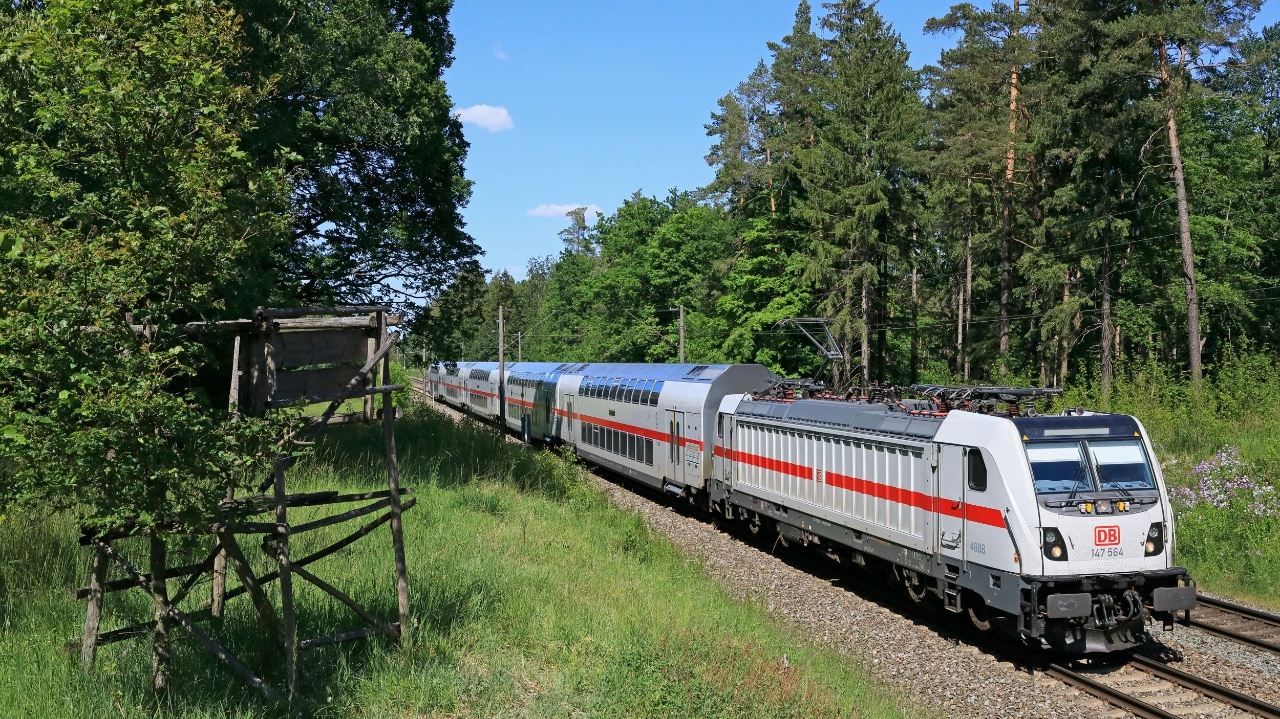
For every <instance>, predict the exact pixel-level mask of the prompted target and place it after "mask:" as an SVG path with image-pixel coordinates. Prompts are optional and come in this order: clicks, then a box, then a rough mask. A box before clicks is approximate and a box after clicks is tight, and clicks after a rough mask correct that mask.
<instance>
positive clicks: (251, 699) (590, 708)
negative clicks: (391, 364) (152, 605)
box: [0, 409, 902, 718]
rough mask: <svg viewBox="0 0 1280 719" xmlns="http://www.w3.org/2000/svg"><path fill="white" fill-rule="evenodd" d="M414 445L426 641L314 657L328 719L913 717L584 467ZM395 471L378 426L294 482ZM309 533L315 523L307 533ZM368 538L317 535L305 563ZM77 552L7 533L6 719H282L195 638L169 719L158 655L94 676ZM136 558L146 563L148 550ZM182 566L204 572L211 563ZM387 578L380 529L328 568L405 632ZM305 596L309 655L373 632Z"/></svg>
mask: <svg viewBox="0 0 1280 719" xmlns="http://www.w3.org/2000/svg"><path fill="white" fill-rule="evenodd" d="M398 436H399V438H400V442H399V448H400V457H401V466H402V475H403V483H404V484H405V485H406V486H412V487H413V488H414V496H416V497H417V501H418V505H417V506H416V507H415V508H414V509H413V510H411V511H410V512H409V513H408V514H406V521H405V538H406V544H407V550H408V557H409V562H410V588H411V593H412V602H413V608H414V612H413V613H414V616H415V619H416V620H417V621H418V622H419V626H418V628H417V630H416V632H415V634H414V639H413V641H412V642H411V643H410V644H409V645H407V646H403V647H402V646H398V645H395V644H392V643H389V642H387V641H385V640H381V639H375V640H372V641H366V642H360V643H354V644H344V645H335V646H330V647H325V648H322V649H318V650H315V651H312V652H308V653H307V654H306V655H305V668H306V674H305V676H304V678H303V691H304V695H305V698H306V699H307V700H308V701H309V702H310V703H311V709H310V711H311V712H313V713H314V714H315V715H317V716H361V717H384V716H386V717H391V716H395V717H403V716H415V717H418V716H425V717H445V716H449V717H455V716H512V715H519V716H530V717H540V716H569V715H580V716H630V717H641V716H643V717H649V716H659V717H721V716H724V717H728V716H746V715H750V716H760V717H801V716H803V717H810V716H817V717H827V716H829V717H836V716H850V715H857V716H871V717H878V716H886V717H887V716H900V715H901V713H902V710H901V709H900V708H898V706H897V699H896V698H895V697H894V696H892V695H891V694H889V693H887V692H885V691H884V690H883V689H880V688H878V687H877V686H875V685H874V684H871V683H869V682H868V681H867V680H866V679H865V677H864V670H863V667H861V666H859V665H858V664H856V663H853V662H851V661H850V660H847V659H844V658H842V657H840V656H838V655H836V654H834V653H833V652H830V651H827V650H820V649H817V648H815V647H813V646H812V645H810V644H808V643H807V642H805V641H803V640H802V639H799V638H797V637H794V636H792V635H790V634H789V633H788V631H787V630H785V629H784V628H781V627H780V626H778V625H776V624H775V623H773V622H772V621H771V620H769V619H768V618H766V617H765V615H764V614H763V613H762V611H761V610H760V609H759V608H758V607H756V606H753V605H750V604H743V603H740V602H737V601H735V600H733V599H731V598H730V597H728V596H727V595H726V594H725V593H724V592H723V591H721V590H720V589H719V588H718V587H717V585H716V584H715V583H714V582H713V581H711V580H710V579H709V578H708V577H707V576H706V575H705V573H704V572H703V571H702V569H701V567H700V566H699V565H697V564H696V563H690V562H688V561H686V559H685V558H684V557H683V556H682V555H680V554H679V553H678V552H677V551H676V550H675V549H674V548H673V547H672V545H671V544H670V543H668V542H667V541H665V540H664V539H663V538H661V537H659V536H656V535H654V534H653V533H652V532H651V531H650V530H649V529H648V528H647V526H646V525H645V524H644V522H643V521H642V520H640V519H639V518H638V517H636V516H634V515H631V514H627V513H624V512H622V511H620V510H618V509H616V508H614V507H613V506H612V505H611V504H609V503H608V502H607V501H606V500H605V499H604V498H603V497H602V496H601V495H600V494H599V493H598V492H597V491H595V490H593V489H592V488H590V487H589V486H588V485H587V484H585V483H584V482H583V481H582V476H581V474H580V470H579V468H578V467H577V466H575V465H574V464H573V463H572V462H570V461H566V460H565V459H563V458H561V457H557V456H555V455H553V454H551V453H547V452H535V451H527V450H524V449H522V448H520V447H516V446H512V445H510V444H507V443H505V442H502V441H500V440H499V438H498V437H497V436H496V434H495V433H494V432H493V431H492V430H490V429H488V428H482V427H479V426H475V425H463V426H458V425H455V424H453V423H452V422H450V421H448V420H446V419H444V418H442V417H440V416H439V415H436V414H434V413H432V412H430V411H428V410H425V409H411V410H410V411H409V413H408V415H407V416H406V417H405V418H404V419H403V420H401V422H400V423H399V426H398ZM382 456H383V455H382V442H381V436H380V433H379V432H378V431H377V429H376V428H365V427H359V426H355V427H351V426H344V427H341V428H335V430H334V431H332V432H330V433H329V436H328V438H327V439H326V441H325V442H324V443H322V444H320V445H319V446H318V447H317V448H316V452H315V456H314V457H312V458H308V459H307V460H305V461H304V462H302V463H300V464H299V465H298V467H297V468H296V469H295V470H294V471H293V472H292V473H291V475H290V477H291V478H290V482H291V485H292V486H291V489H293V490H294V491H308V490H317V489H340V490H348V491H351V490H360V489H365V490H367V489H376V488H378V487H382V486H385V469H384V466H383V463H382V462H383V459H382ZM311 514H312V515H314V516H320V514H321V513H320V512H319V511H318V510H317V511H314V512H312V513H311ZM307 518H308V517H307V516H305V513H303V512H299V513H298V515H297V516H296V517H294V518H293V521H295V522H300V521H305V519H307ZM352 528H353V527H345V528H329V529H326V530H321V531H318V532H315V533H314V535H315V536H312V534H307V535H302V536H301V537H300V538H299V541H298V543H297V545H296V549H295V555H297V554H305V553H307V552H308V551H311V550H312V549H315V548H318V547H320V546H322V545H323V544H325V543H328V542H330V541H333V540H334V539H336V538H338V537H340V536H342V534H343V533H344V532H345V531H351V529H352ZM75 536H76V528H75V525H74V521H73V520H72V519H71V518H70V517H68V516H62V515H59V516H54V517H34V516H21V517H9V518H7V519H5V520H4V521H3V522H0V715H3V716H66V717H102V716H122V717H126V718H129V717H139V716H151V715H153V714H155V713H156V711H157V709H163V710H164V713H167V714H170V715H173V716H179V717H206V716H209V717H212V716H236V717H263V716H273V715H278V714H279V713H280V712H279V711H278V710H277V709H276V708H274V707H272V706H270V705H267V704H265V703H263V702H262V701H261V700H259V699H258V698H257V697H256V696H255V695H254V694H253V693H252V692H251V691H250V690H248V689H247V688H245V687H244V686H243V685H242V684H240V683H239V682H238V681H236V680H235V679H233V678H232V677H231V675H230V673H229V672H228V671H227V670H226V669H225V668H223V667H222V666H220V665H219V664H218V663H217V662H216V660H214V659H212V658H211V657H209V656H208V655H207V654H205V653H203V651H202V650H201V649H199V647H197V646H196V645H195V644H194V642H192V641H190V640H189V639H186V638H180V639H179V640H178V646H177V651H176V652H175V657H176V658H175V662H174V664H175V676H174V686H175V688H174V690H173V692H172V693H171V695H170V697H169V700H168V704H167V706H165V707H161V708H157V707H155V706H153V705H152V703H151V699H150V695H149V693H148V690H147V683H148V678H149V668H150V666H149V662H150V650H149V645H148V644H147V643H146V642H145V641H137V640H135V641H134V642H133V643H122V644H116V645H112V646H109V647H105V648H103V649H102V650H101V651H100V654H99V656H100V662H99V669H98V670H97V671H96V672H94V673H93V674H90V675H85V674H84V673H82V672H81V671H80V669H79V665H78V661H77V658H76V657H73V656H69V655H67V654H64V652H63V649H62V645H63V643H64V642H65V641H66V640H67V639H71V638H74V637H75V636H76V634H77V633H78V632H79V630H80V624H81V623H82V621H83V605H81V604H78V603H75V602H73V601H71V600H70V598H69V596H68V592H69V590H70V589H71V588H72V587H74V586H76V585H77V584H79V583H81V582H82V581H83V577H84V576H85V573H86V570H87V568H86V566H85V564H86V554H85V552H84V551H83V550H82V549H80V548H79V547H78V546H77V545H76V543H75ZM246 548H248V546H247V545H246ZM124 549H125V552H126V553H127V554H130V555H131V556H134V557H137V558H139V559H140V558H141V556H142V555H141V551H142V547H141V545H137V546H129V545H128V543H125V546H124ZM176 551H177V553H178V554H179V555H180V556H188V555H189V556H191V557H197V556H198V555H199V554H200V552H201V548H200V547H195V546H191V547H179V548H177V550H176ZM256 561H258V563H259V565H260V566H259V569H260V570H265V568H266V567H267V566H268V563H267V562H268V560H266V559H265V558H260V559H258V560H256ZM391 567H392V557H391V549H390V543H389V541H388V539H387V535H386V530H385V529H382V530H379V532H378V533H376V534H374V535H372V536H371V537H369V538H367V539H365V540H363V541H361V542H359V543H357V544H356V545H354V546H353V547H351V548H349V549H347V550H344V551H343V552H342V553H340V554H339V555H336V556H334V557H331V558H329V559H326V560H324V561H322V562H320V563H318V564H316V565H312V567H311V569H312V570H313V571H315V573H317V574H318V575H319V576H321V577H323V578H324V579H326V580H328V581H330V582H331V583H333V584H335V585H337V586H339V587H341V588H343V589H344V591H347V592H348V593H349V594H351V595H352V596H353V597H354V598H355V599H356V600H357V601H360V602H362V603H364V604H365V605H366V606H368V607H369V608H370V609H371V610H372V611H374V612H375V613H376V614H378V615H380V616H383V617H393V616H394V615H395V611H396V610H395V592H394V574H393V572H392V571H391ZM300 587H301V588H300V591H299V602H298V605H299V624H300V633H301V634H302V635H303V636H312V635H318V634H327V633H331V632H337V631H344V630H347V629H353V628H357V627H360V626H361V623H360V621H359V620H358V619H357V618H355V617H354V616H352V615H351V614H350V612H348V611H347V610H346V609H345V607H342V606H341V605H339V604H338V603H337V602H335V601H333V600H331V599H330V598H329V597H328V596H327V595H324V594H322V593H320V592H319V591H318V590H315V589H313V588H310V587H309V586H308V585H305V584H301V585H300ZM195 594H196V595H198V596H196V597H193V598H192V599H191V600H189V601H188V603H187V606H186V608H188V609H194V608H196V607H197V606H198V604H199V600H201V599H203V598H205V597H207V587H201V588H200V589H198V590H197V592H195ZM147 610H148V607H147V605H146V603H145V602H143V601H142V598H141V596H140V594H139V593H138V592H136V591H134V592H124V593H119V594H112V595H109V597H108V601H107V615H106V619H105V622H106V623H105V626H104V629H111V628H115V627H117V626H121V625H123V624H126V623H129V622H132V621H136V620H138V619H142V618H144V617H146V616H147ZM228 610H229V611H228V616H227V617H226V619H225V620H224V622H223V625H222V626H221V627H219V628H218V629H217V630H216V634H217V635H218V636H219V637H223V638H226V639H227V642H228V644H229V645H231V647H232V648H233V649H234V650H235V651H237V652H240V653H242V654H243V655H245V657H246V659H247V661H248V662H249V663H250V664H251V665H253V666H255V667H268V668H269V669H268V670H267V671H266V672H265V674H266V677H267V678H268V679H269V680H272V681H279V670H278V667H279V662H280V658H279V656H278V653H277V652H276V650H274V649H273V648H271V647H270V646H269V644H267V643H265V642H264V640H263V636H264V635H263V633H262V631H261V630H260V628H259V627H258V625H257V622H256V620H255V617H254V614H253V611H252V608H251V605H250V604H249V603H248V602H247V600H246V599H243V598H242V599H236V600H233V602H232V603H231V604H230V605H229V607H228ZM179 636H180V637H181V633H179ZM783 655H786V656H787V659H788V661H787V662H786V663H784V662H783V661H782V657H783Z"/></svg>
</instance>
